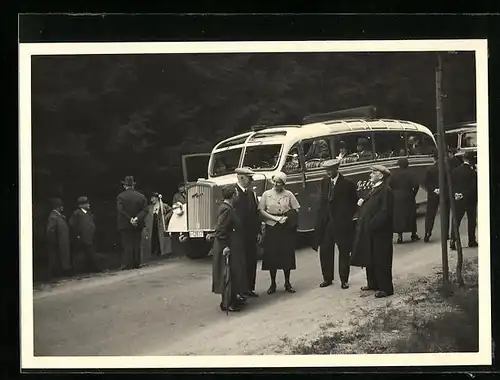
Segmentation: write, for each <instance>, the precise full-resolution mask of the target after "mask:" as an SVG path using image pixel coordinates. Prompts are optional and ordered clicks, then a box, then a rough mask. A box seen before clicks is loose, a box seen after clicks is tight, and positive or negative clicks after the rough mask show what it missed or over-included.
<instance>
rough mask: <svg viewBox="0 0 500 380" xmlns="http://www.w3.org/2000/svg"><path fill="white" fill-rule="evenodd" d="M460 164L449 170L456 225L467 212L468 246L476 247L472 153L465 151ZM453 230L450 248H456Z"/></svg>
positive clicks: (474, 186) (475, 176) (475, 193)
mask: <svg viewBox="0 0 500 380" xmlns="http://www.w3.org/2000/svg"><path fill="white" fill-rule="evenodd" d="M462 160H463V163H462V165H460V166H458V167H457V168H455V169H454V170H453V171H452V172H451V185H452V192H453V196H454V199H453V201H454V202H455V205H456V207H455V210H456V213H457V215H456V218H457V225H458V226H459V227H460V223H461V222H462V218H463V217H464V215H465V213H467V227H468V228H467V230H468V238H469V247H477V239H476V222H477V221H476V218H477V173H476V171H475V170H474V154H473V153H472V152H466V153H465V154H464V156H463V158H462ZM456 239H457V237H456V236H455V231H454V230H453V229H452V231H451V241H450V248H451V249H452V250H455V249H456Z"/></svg>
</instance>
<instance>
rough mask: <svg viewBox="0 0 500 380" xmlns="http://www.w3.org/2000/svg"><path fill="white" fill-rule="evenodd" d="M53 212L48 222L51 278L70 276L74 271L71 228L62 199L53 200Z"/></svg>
mask: <svg viewBox="0 0 500 380" xmlns="http://www.w3.org/2000/svg"><path fill="white" fill-rule="evenodd" d="M51 205H52V211H51V212H50V215H49V219H48V221H47V243H48V247H47V248H48V254H49V255H48V267H49V273H50V276H51V277H58V276H61V275H65V274H70V273H71V270H72V260H71V250H70V236H69V227H68V223H67V222H66V217H65V216H64V215H63V214H62V212H63V210H64V207H63V203H62V201H61V199H60V198H54V199H52V200H51Z"/></svg>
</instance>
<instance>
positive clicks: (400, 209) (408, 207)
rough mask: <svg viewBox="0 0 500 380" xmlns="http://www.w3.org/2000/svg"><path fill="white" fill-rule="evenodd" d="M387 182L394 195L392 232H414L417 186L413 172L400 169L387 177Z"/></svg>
mask: <svg viewBox="0 0 500 380" xmlns="http://www.w3.org/2000/svg"><path fill="white" fill-rule="evenodd" d="M387 184H388V186H389V187H390V188H391V189H392V192H393V195H394V222H393V226H394V232H398V233H402V232H414V231H413V229H414V228H415V221H416V217H417V215H416V214H417V203H416V201H415V196H416V195H417V192H418V188H419V184H418V182H417V180H416V179H415V175H414V173H412V172H411V171H410V170H408V169H400V170H399V171H396V172H395V173H394V174H392V175H391V176H390V177H389V179H388V181H387Z"/></svg>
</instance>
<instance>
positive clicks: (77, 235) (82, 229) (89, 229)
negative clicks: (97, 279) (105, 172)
mask: <svg viewBox="0 0 500 380" xmlns="http://www.w3.org/2000/svg"><path fill="white" fill-rule="evenodd" d="M77 204H78V208H77V209H76V210H75V211H74V212H73V214H72V215H71V217H70V218H69V226H70V228H71V234H72V237H73V242H74V247H75V249H74V252H73V253H74V254H76V253H80V252H83V254H84V255H85V262H86V269H87V271H89V272H95V271H98V268H97V264H96V259H95V252H94V237H95V223H94V215H92V213H91V212H90V202H89V199H88V198H87V197H79V198H78V200H77Z"/></svg>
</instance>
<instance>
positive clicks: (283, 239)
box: [262, 224, 296, 270]
mask: <svg viewBox="0 0 500 380" xmlns="http://www.w3.org/2000/svg"><path fill="white" fill-rule="evenodd" d="M295 240H296V231H295V230H292V229H291V228H290V227H288V226H287V225H283V224H276V225H275V226H269V225H266V232H265V236H264V241H263V244H262V248H263V251H264V255H263V258H262V270H278V269H283V270H291V269H296V266H295Z"/></svg>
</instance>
